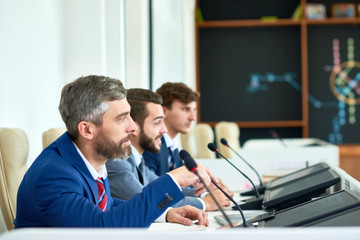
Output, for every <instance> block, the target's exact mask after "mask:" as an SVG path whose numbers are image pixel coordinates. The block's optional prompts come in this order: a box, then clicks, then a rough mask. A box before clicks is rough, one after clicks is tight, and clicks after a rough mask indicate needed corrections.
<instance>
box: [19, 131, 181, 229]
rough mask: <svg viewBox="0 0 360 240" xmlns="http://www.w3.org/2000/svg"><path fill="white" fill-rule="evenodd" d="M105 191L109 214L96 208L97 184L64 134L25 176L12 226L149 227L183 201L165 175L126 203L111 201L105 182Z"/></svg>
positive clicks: (175, 187)
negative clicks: (169, 208)
mask: <svg viewBox="0 0 360 240" xmlns="http://www.w3.org/2000/svg"><path fill="white" fill-rule="evenodd" d="M105 191H106V193H107V211H106V212H102V211H101V210H100V209H99V208H98V207H97V196H98V187H97V184H96V182H95V180H94V179H93V177H92V175H91V174H90V172H89V170H88V169H87V167H86V165H85V163H84V161H83V160H82V158H81V156H80V155H79V154H78V152H77V150H76V148H75V146H74V145H73V143H72V141H71V140H70V137H69V135H68V133H67V132H66V133H64V134H63V135H62V136H61V137H59V138H58V139H57V140H56V141H55V142H53V143H52V144H51V145H50V146H49V147H47V148H46V149H44V150H43V152H42V153H41V154H40V155H39V156H38V157H37V159H36V160H35V161H34V163H33V164H32V165H31V167H30V168H29V170H28V171H27V173H26V174H25V176H24V178H23V180H22V182H21V184H20V187H19V190H18V196H17V213H16V219H15V221H14V224H15V227H16V228H20V227H148V226H150V224H151V223H152V222H153V221H154V220H155V219H156V218H158V217H159V216H160V215H161V214H162V213H163V212H164V211H165V209H167V208H168V207H170V206H171V205H173V204H174V203H176V202H178V201H179V200H181V199H182V198H183V197H184V195H183V193H182V192H181V191H180V189H179V188H178V187H177V186H176V184H175V183H174V181H173V180H172V179H171V177H170V176H169V175H167V174H166V175H164V176H162V177H160V178H159V179H157V180H155V181H153V182H152V183H150V184H148V185H147V186H146V187H145V188H144V189H143V191H142V192H141V193H139V194H136V195H135V196H134V197H133V198H131V200H129V201H124V200H120V199H117V198H112V197H111V193H110V187H109V181H108V179H107V178H106V179H105ZM154 193H156V194H154Z"/></svg>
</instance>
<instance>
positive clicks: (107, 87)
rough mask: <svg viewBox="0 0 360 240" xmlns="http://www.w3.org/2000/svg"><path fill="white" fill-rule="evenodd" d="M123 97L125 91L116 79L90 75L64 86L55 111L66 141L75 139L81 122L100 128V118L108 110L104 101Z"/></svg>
mask: <svg viewBox="0 0 360 240" xmlns="http://www.w3.org/2000/svg"><path fill="white" fill-rule="evenodd" d="M125 97H126V89H125V88H124V86H123V84H122V82H121V81H120V80H118V79H114V78H110V77H104V76H96V75H90V76H85V77H80V78H78V79H76V80H75V81H74V82H71V83H69V84H66V85H65V86H64V87H63V89H62V92H61V98H60V104H59V111H60V114H61V117H62V119H63V121H64V122H65V125H66V128H67V131H68V133H69V135H70V137H71V138H72V139H73V140H74V139H76V138H77V137H78V134H79V133H78V129H77V126H78V124H79V122H81V121H88V122H92V123H94V124H96V125H101V124H102V120H103V119H102V116H103V114H104V113H105V112H106V111H107V110H108V109H109V106H108V104H107V102H108V101H114V100H121V99H124V98H125Z"/></svg>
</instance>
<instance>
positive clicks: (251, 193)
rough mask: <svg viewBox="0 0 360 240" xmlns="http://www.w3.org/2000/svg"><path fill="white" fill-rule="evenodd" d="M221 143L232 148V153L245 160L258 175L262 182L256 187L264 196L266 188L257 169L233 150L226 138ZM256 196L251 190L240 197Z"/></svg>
mask: <svg viewBox="0 0 360 240" xmlns="http://www.w3.org/2000/svg"><path fill="white" fill-rule="evenodd" d="M220 142H221V143H222V144H223V145H225V146H227V147H228V148H230V150H231V151H233V152H234V153H235V154H236V155H237V156H238V157H239V158H240V159H241V160H243V161H244V162H245V163H246V164H247V165H248V166H249V167H250V168H251V169H252V170H253V171H254V172H255V173H256V175H257V177H258V179H259V182H260V186H256V188H257V190H258V191H259V193H260V194H264V192H265V186H264V184H263V182H262V180H261V177H260V175H259V173H258V171H256V170H255V168H254V167H253V166H251V164H250V163H249V162H248V161H246V160H245V158H243V157H242V156H241V155H240V154H239V153H238V152H237V151H236V150H235V149H233V148H232V147H231V146H230V145H229V143H228V142H227V141H226V139H225V138H221V139H220ZM254 194H255V190H250V191H247V192H244V193H241V194H240V195H241V196H251V195H254Z"/></svg>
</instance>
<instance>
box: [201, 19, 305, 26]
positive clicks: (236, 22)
mask: <svg viewBox="0 0 360 240" xmlns="http://www.w3.org/2000/svg"><path fill="white" fill-rule="evenodd" d="M300 22H301V21H300V20H293V19H277V20H256V19H254V20H219V21H204V22H201V23H197V27H198V28H229V27H266V26H269V27H276V26H298V25H300Z"/></svg>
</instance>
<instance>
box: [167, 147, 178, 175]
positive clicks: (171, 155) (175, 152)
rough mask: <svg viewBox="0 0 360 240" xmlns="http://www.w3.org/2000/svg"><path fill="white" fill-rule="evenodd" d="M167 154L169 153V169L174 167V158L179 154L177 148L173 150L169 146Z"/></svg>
mask: <svg viewBox="0 0 360 240" xmlns="http://www.w3.org/2000/svg"><path fill="white" fill-rule="evenodd" d="M169 154H170V162H169V171H171V170H173V169H175V168H176V159H177V157H178V156H179V149H177V148H175V150H174V152H173V151H171V148H170V147H169Z"/></svg>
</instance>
